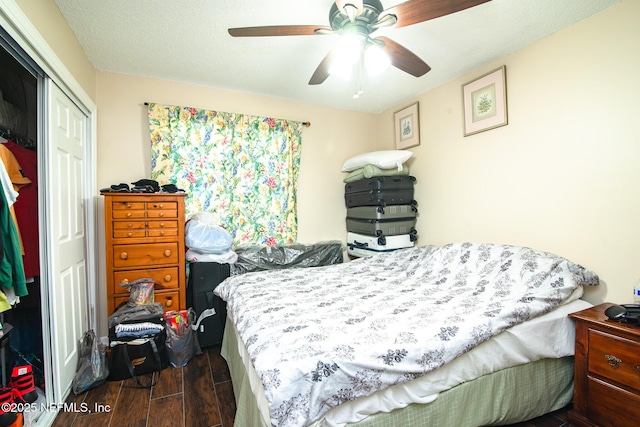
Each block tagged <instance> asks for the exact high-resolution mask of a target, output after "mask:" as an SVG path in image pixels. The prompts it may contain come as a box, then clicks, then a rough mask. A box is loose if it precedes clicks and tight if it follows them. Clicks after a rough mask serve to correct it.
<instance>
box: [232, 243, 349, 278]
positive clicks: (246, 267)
mask: <svg viewBox="0 0 640 427" xmlns="http://www.w3.org/2000/svg"><path fill="white" fill-rule="evenodd" d="M342 246H343V245H342V242H340V241H339V240H332V241H328V242H320V243H314V244H311V245H304V244H301V243H293V244H290V245H281V246H273V247H272V246H259V245H246V246H239V247H237V248H235V249H234V250H235V252H236V253H237V254H238V260H237V261H236V262H235V264H232V265H231V275H232V276H234V275H237V274H244V273H250V272H253V271H264V270H281V269H285V268H300V267H321V266H325V265H330V264H340V263H342V261H343V255H342V253H343V247H342Z"/></svg>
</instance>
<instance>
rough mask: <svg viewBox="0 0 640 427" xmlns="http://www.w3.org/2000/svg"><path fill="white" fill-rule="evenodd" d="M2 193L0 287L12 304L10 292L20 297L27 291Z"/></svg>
mask: <svg viewBox="0 0 640 427" xmlns="http://www.w3.org/2000/svg"><path fill="white" fill-rule="evenodd" d="M0 185H1V184H0ZM2 187H4V185H2ZM4 193H5V192H4V188H3V189H2V191H0V235H1V236H0V237H1V238H2V243H3V246H4V256H3V257H2V260H0V285H2V288H3V289H2V290H3V291H4V293H5V294H6V296H7V298H9V302H11V303H12V301H11V295H10V293H11V292H12V293H15V295H16V296H17V297H21V296H25V295H28V294H29V291H27V281H26V278H25V276H24V266H23V263H22V253H21V251H20V245H19V242H18V232H17V231H16V226H15V222H14V220H13V217H12V216H11V212H10V210H9V207H8V204H7V199H6V197H5V196H4Z"/></svg>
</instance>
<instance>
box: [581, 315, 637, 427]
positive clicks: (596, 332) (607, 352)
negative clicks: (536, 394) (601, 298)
mask: <svg viewBox="0 0 640 427" xmlns="http://www.w3.org/2000/svg"><path fill="white" fill-rule="evenodd" d="M611 305H612V304H609V303H607V304H601V305H599V306H597V307H592V308H589V309H587V310H583V311H580V312H577V313H573V314H570V315H569V316H570V317H572V318H573V319H575V320H576V357H575V378H574V398H573V411H572V412H569V421H571V422H572V423H573V424H574V425H577V426H601V427H613V426H616V427H624V426H637V425H639V423H640V421H639V420H640V326H633V325H627V324H624V323H619V322H614V321H612V320H609V319H607V317H606V316H605V314H604V311H605V310H606V309H607V307H609V306H611Z"/></svg>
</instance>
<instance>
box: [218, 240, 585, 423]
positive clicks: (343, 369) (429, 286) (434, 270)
mask: <svg viewBox="0 0 640 427" xmlns="http://www.w3.org/2000/svg"><path fill="white" fill-rule="evenodd" d="M597 284H598V276H597V275H596V274H595V273H593V272H591V271H589V270H587V269H585V268H583V267H581V266H579V265H577V264H574V263H572V262H570V261H568V260H566V259H564V258H562V257H559V256H556V255H553V254H549V253H544V252H539V251H534V250H532V249H529V248H523V247H516V246H508V245H495V244H474V243H456V244H449V245H445V246H441V247H435V246H422V247H416V248H410V249H405V250H400V251H395V252H391V253H390V254H388V255H376V256H373V257H371V258H361V259H358V260H355V261H352V262H348V263H344V264H338V265H334V266H328V267H316V268H305V269H302V268H300V269H289V270H276V271H269V272H256V273H249V274H244V275H238V276H234V277H231V278H229V279H227V280H225V281H224V282H223V283H222V284H221V285H219V286H218V287H217V288H216V290H215V293H216V294H218V295H219V296H220V297H221V298H223V299H224V300H226V301H227V311H228V313H229V316H230V318H231V320H232V321H233V322H234V324H235V325H236V329H237V330H238V333H239V335H240V337H241V339H242V341H243V343H244V345H245V346H246V348H247V350H248V354H249V355H250V357H251V360H252V362H253V365H254V367H255V370H256V372H257V374H258V375H259V376H260V378H261V379H262V382H263V384H264V388H265V395H266V398H267V401H268V402H269V409H270V414H271V422H272V424H273V425H274V426H304V425H308V424H310V423H312V422H313V421H315V420H317V419H319V418H320V417H321V416H322V414H323V413H324V412H326V411H327V410H329V409H330V408H331V407H333V406H336V405H339V404H340V403H342V402H345V401H348V400H352V399H355V398H357V397H360V396H365V395H368V394H371V393H373V392H375V391H376V390H379V389H382V388H386V387H389V386H391V385H394V384H397V383H402V382H405V381H409V380H411V379H414V378H416V377H419V376H421V375H423V374H425V373H427V372H429V371H431V370H433V369H436V368H438V367H440V366H442V365H444V364H445V363H447V362H450V361H451V360H453V359H455V358H456V357H458V356H460V355H461V354H463V353H465V352H467V351H469V350H470V349H472V348H473V347H475V346H477V345H479V344H480V343H482V342H483V341H485V340H487V339H489V338H491V337H492V336H493V335H496V334H498V333H500V332H501V331H503V330H505V329H507V328H509V327H510V326H513V325H515V324H518V323H521V322H524V321H526V320H529V319H532V318H534V317H536V316H539V315H541V314H544V313H546V312H549V311H550V310H553V309H554V307H557V306H559V305H561V304H563V303H564V302H566V301H567V300H568V299H569V297H570V296H571V295H572V293H573V292H574V290H575V289H576V288H578V287H580V286H582V285H597Z"/></svg>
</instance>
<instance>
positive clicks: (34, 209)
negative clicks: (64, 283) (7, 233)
mask: <svg viewBox="0 0 640 427" xmlns="http://www.w3.org/2000/svg"><path fill="white" fill-rule="evenodd" d="M3 146H4V147H7V148H8V149H9V151H11V153H13V155H14V156H15V158H16V159H17V161H18V162H19V164H20V166H21V170H22V175H25V176H26V177H27V178H28V179H29V180H31V184H29V185H24V186H22V187H21V188H20V189H19V190H18V192H19V193H20V197H18V200H16V202H15V204H14V206H13V208H14V211H15V214H16V219H17V220H18V229H19V234H20V237H21V240H22V245H23V248H24V258H23V261H24V274H25V276H26V277H27V278H30V277H35V276H39V275H40V237H39V230H38V154H37V153H36V152H35V151H33V150H29V149H28V148H25V147H23V146H21V145H19V144H16V143H15V142H14V141H12V140H11V139H8V140H7V141H6V142H5V143H4V144H3ZM16 178H19V177H17V176H16Z"/></svg>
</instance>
